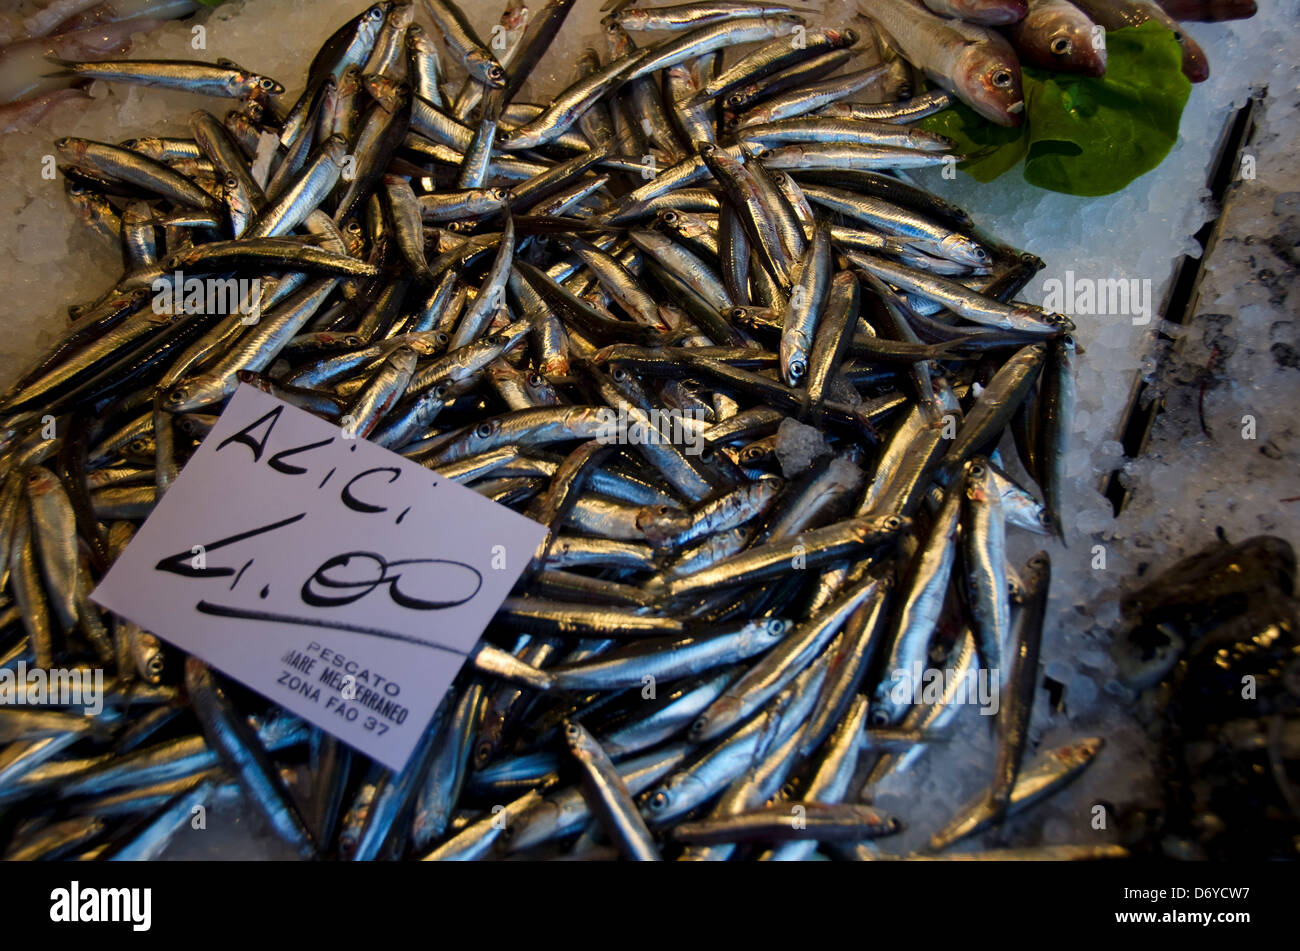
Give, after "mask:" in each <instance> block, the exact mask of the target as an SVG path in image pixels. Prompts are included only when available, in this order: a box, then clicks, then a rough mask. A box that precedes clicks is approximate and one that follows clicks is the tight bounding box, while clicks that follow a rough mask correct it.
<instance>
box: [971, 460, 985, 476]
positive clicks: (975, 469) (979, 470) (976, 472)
mask: <svg viewBox="0 0 1300 951" xmlns="http://www.w3.org/2000/svg"><path fill="white" fill-rule="evenodd" d="M970 474H971V475H972V476H974V477H975V478H976V479H978V478H979V477H980V476H982V475H984V467H983V466H981V465H979V464H978V463H976V464H975V465H973V466H971V467H970Z"/></svg>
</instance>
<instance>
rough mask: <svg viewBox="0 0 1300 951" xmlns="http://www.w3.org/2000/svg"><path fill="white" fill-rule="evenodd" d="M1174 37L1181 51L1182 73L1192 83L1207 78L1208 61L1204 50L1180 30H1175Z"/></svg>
mask: <svg viewBox="0 0 1300 951" xmlns="http://www.w3.org/2000/svg"><path fill="white" fill-rule="evenodd" d="M1174 37H1175V38H1176V39H1177V40H1178V45H1179V46H1180V47H1182V51H1183V75H1184V76H1186V77H1187V78H1188V79H1190V80H1191V81H1192V82H1194V83H1203V82H1205V81H1206V80H1207V79H1209V78H1210V61H1209V60H1208V59H1206V58H1205V50H1203V49H1201V47H1200V44H1198V43H1197V42H1196V41H1195V40H1194V39H1192V38H1191V37H1190V36H1188V35H1187V34H1186V33H1184V32H1183V31H1182V30H1175V31H1174Z"/></svg>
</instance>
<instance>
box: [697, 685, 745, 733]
mask: <svg viewBox="0 0 1300 951" xmlns="http://www.w3.org/2000/svg"><path fill="white" fill-rule="evenodd" d="M745 706H746V704H745V703H744V701H743V700H742V698H740V697H734V696H729V695H725V694H724V695H723V696H721V697H719V698H718V699H717V700H715V701H713V703H712V704H711V705H710V706H709V708H708V709H707V710H705V711H704V712H703V713H701V714H700V715H699V716H698V717H696V718H695V721H694V722H693V723H691V727H690V730H688V731H687V735H688V737H689V738H690V740H691V741H692V742H694V743H699V742H702V741H704V740H708V739H712V738H713V737H715V736H717V735H718V734H720V733H722V732H723V731H724V730H727V729H729V728H730V727H731V726H732V725H733V724H735V723H737V722H739V721H740V719H741V717H742V715H743V714H744V713H746V712H747V711H746V709H745Z"/></svg>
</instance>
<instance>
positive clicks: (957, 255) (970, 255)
mask: <svg viewBox="0 0 1300 951" xmlns="http://www.w3.org/2000/svg"><path fill="white" fill-rule="evenodd" d="M937 256H938V257H941V258H946V259H947V260H949V261H953V262H955V263H957V264H965V265H967V266H969V267H988V266H989V264H991V263H992V260H993V259H992V257H991V256H990V255H989V253H988V251H986V250H985V249H984V247H983V246H982V245H980V243H979V242H978V241H976V240H974V239H973V238H968V237H966V235H964V234H949V235H945V236H944V239H943V240H942V241H940V242H939V247H938V255H937Z"/></svg>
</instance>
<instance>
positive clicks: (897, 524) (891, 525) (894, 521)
mask: <svg viewBox="0 0 1300 951" xmlns="http://www.w3.org/2000/svg"><path fill="white" fill-rule="evenodd" d="M902 527H903V520H902V519H901V518H899V517H898V516H897V515H891V516H889V518H887V519H885V528H888V529H890V530H891V531H892V530H893V529H896V528H902Z"/></svg>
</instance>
